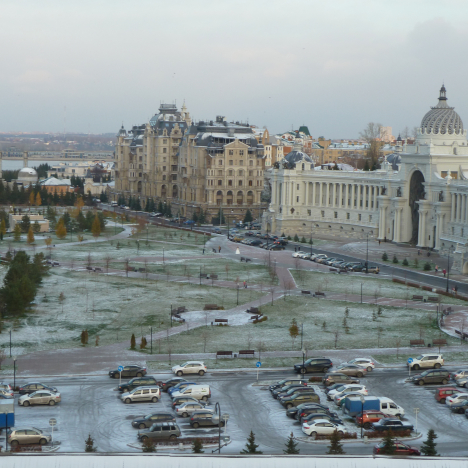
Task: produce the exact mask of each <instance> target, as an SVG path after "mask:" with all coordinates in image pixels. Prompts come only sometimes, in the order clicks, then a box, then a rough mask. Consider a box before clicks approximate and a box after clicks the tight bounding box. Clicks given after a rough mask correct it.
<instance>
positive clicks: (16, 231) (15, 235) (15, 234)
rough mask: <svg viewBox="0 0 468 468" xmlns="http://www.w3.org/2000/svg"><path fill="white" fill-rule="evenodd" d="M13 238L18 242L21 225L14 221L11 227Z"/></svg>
mask: <svg viewBox="0 0 468 468" xmlns="http://www.w3.org/2000/svg"><path fill="white" fill-rule="evenodd" d="M13 239H14V240H15V241H16V242H19V241H20V239H21V226H20V225H19V223H16V224H15V228H14V229H13Z"/></svg>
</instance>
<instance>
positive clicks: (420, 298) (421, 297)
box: [413, 294, 424, 301]
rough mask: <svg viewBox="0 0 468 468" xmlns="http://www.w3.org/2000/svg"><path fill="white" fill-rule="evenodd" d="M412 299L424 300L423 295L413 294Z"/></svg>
mask: <svg viewBox="0 0 468 468" xmlns="http://www.w3.org/2000/svg"><path fill="white" fill-rule="evenodd" d="M413 301H424V296H418V295H417V294H416V295H413Z"/></svg>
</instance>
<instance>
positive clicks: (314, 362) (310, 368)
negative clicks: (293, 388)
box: [294, 357, 333, 374]
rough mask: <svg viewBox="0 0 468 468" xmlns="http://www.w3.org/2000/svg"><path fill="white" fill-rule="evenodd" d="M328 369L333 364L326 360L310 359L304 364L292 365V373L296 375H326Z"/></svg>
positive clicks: (321, 358) (323, 358) (322, 358)
mask: <svg viewBox="0 0 468 468" xmlns="http://www.w3.org/2000/svg"><path fill="white" fill-rule="evenodd" d="M330 367H333V363H332V362H331V360H330V359H328V358H325V357H320V358H310V359H307V361H305V362H304V364H302V363H300V364H294V372H297V373H298V374H306V373H307V372H323V373H327V372H328V370H329V369H330Z"/></svg>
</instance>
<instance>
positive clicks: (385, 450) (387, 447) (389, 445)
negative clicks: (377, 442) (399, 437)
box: [379, 429, 396, 455]
mask: <svg viewBox="0 0 468 468" xmlns="http://www.w3.org/2000/svg"><path fill="white" fill-rule="evenodd" d="M383 442H384V445H383V447H382V448H381V449H380V452H379V454H382V455H394V454H395V452H396V446H395V437H394V436H393V432H392V430H391V429H390V430H389V431H387V432H386V434H385V436H384V438H383Z"/></svg>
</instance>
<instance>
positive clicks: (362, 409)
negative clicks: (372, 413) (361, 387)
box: [360, 395, 366, 440]
mask: <svg viewBox="0 0 468 468" xmlns="http://www.w3.org/2000/svg"><path fill="white" fill-rule="evenodd" d="M360 400H361V418H362V420H361V440H362V429H363V427H364V403H365V402H366V399H365V398H364V396H363V395H361V398H360Z"/></svg>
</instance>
